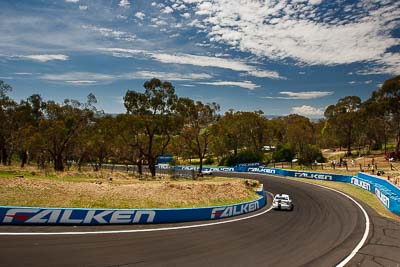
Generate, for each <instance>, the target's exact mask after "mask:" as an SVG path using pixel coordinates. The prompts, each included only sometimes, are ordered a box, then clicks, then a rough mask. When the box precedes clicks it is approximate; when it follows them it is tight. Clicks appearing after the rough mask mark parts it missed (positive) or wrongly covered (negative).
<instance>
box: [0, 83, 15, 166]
mask: <svg viewBox="0 0 400 267" xmlns="http://www.w3.org/2000/svg"><path fill="white" fill-rule="evenodd" d="M11 91H12V87H11V86H10V85H8V84H6V83H5V82H3V81H1V80H0V125H1V127H0V160H1V163H2V164H3V165H7V164H9V163H10V162H11V155H10V150H12V148H11V146H10V141H11V138H12V121H11V114H12V112H13V109H14V108H15V106H16V103H15V101H13V100H12V99H10V97H9V96H8V95H7V93H9V92H11Z"/></svg>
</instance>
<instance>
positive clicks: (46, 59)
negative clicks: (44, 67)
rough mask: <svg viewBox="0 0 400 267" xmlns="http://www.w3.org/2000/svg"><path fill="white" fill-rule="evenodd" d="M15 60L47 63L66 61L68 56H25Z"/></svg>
mask: <svg viewBox="0 0 400 267" xmlns="http://www.w3.org/2000/svg"><path fill="white" fill-rule="evenodd" d="M16 57H17V58H25V59H31V60H35V61H40V62H47V61H50V60H68V56H66V55H61V54H55V55H45V54H44V55H26V56H16Z"/></svg>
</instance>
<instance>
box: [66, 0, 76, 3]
mask: <svg viewBox="0 0 400 267" xmlns="http://www.w3.org/2000/svg"><path fill="white" fill-rule="evenodd" d="M65 2H67V3H78V2H79V0H65Z"/></svg>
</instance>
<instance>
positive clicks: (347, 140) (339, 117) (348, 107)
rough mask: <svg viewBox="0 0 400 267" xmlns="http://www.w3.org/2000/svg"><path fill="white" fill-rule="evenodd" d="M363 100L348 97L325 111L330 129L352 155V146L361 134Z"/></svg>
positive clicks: (356, 97)
mask: <svg viewBox="0 0 400 267" xmlns="http://www.w3.org/2000/svg"><path fill="white" fill-rule="evenodd" d="M360 107H361V99H360V98H359V97H358V96H346V97H344V98H341V99H339V101H338V102H337V103H336V105H330V106H328V108H327V109H326V110H325V117H326V118H327V121H328V124H329V127H330V128H331V130H332V131H334V134H335V136H336V138H338V139H339V141H340V142H341V143H342V144H344V145H345V146H346V148H347V154H348V155H351V146H352V144H353V143H354V140H355V138H356V135H357V134H358V133H359V132H357V130H359V127H358V126H359V124H360V122H361V116H360Z"/></svg>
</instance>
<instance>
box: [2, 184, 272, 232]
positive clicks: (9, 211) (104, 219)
mask: <svg viewBox="0 0 400 267" xmlns="http://www.w3.org/2000/svg"><path fill="white" fill-rule="evenodd" d="M257 193H258V194H259V195H260V197H259V198H258V199H257V200H254V201H249V202H243V203H238V204H234V205H226V206H214V207H204V208H183V209H75V208H33V207H9V206H0V224H30V225H55V224H57V225H59V224H72V225H101V224H150V223H176V222H189V221H204V220H214V219H220V218H227V217H232V216H237V215H241V214H245V213H248V212H253V211H256V210H258V209H260V208H262V207H264V206H265V204H266V199H265V195H264V191H263V189H260V190H258V191H257Z"/></svg>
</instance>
